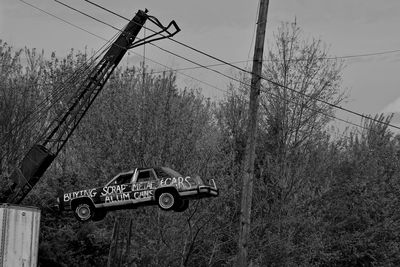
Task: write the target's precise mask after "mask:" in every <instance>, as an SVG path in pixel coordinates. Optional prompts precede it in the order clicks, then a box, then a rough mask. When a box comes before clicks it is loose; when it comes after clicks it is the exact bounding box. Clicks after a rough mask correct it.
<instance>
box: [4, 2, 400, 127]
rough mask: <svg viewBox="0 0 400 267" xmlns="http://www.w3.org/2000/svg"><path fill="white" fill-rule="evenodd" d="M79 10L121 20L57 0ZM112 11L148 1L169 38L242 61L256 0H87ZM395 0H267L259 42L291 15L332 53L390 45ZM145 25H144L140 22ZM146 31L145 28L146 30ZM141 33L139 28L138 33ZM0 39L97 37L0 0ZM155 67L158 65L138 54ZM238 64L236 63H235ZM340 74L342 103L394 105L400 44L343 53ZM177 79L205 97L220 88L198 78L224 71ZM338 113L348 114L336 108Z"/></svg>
mask: <svg viewBox="0 0 400 267" xmlns="http://www.w3.org/2000/svg"><path fill="white" fill-rule="evenodd" d="M25 1H26V2H28V3H31V4H33V5H35V6H37V7H39V8H41V9H44V10H46V11H48V12H50V13H52V14H54V15H56V16H59V17H61V18H63V19H65V20H67V21H69V22H71V23H74V24H76V25H78V26H80V27H82V28H84V29H86V30H88V31H90V32H91V33H93V34H96V35H99V36H101V37H103V38H104V39H107V40H108V39H110V38H111V37H112V36H113V35H114V34H115V33H116V31H115V30H114V29H112V28H110V27H107V26H105V25H103V24H100V23H98V22H95V21H93V20H91V19H90V18H87V17H85V16H82V15H80V14H77V13H75V12H74V11H71V10H69V9H67V8H66V7H64V6H62V5H60V4H58V3H56V2H55V1H52V0H41V1H34V0H25ZM64 1H65V3H68V4H69V5H72V6H73V7H75V8H78V9H80V10H82V11H85V12H88V13H90V14H91V15H93V16H95V17H96V18H99V19H101V20H104V21H106V22H107V23H110V24H112V25H114V26H115V27H117V28H121V27H122V26H124V25H125V24H126V21H124V20H123V19H121V18H118V17H116V16H114V15H112V14H109V13H107V12H105V11H103V10H100V9H97V8H96V7H94V6H91V5H90V4H88V3H86V2H85V1H83V0H64ZM93 1H94V2H96V3H98V4H101V5H103V6H105V7H107V8H109V9H112V10H113V11H115V12H117V13H119V14H121V15H123V16H125V17H128V18H131V17H133V16H134V13H135V12H136V11H137V10H138V9H144V8H147V9H149V14H150V15H154V16H156V17H157V18H158V19H159V20H160V21H162V22H164V23H168V22H169V21H170V20H172V19H173V20H175V21H176V22H177V23H178V25H179V26H180V28H181V29H182V31H181V32H180V33H178V34H177V35H176V38H175V39H177V40H179V41H182V42H184V43H186V44H189V45H192V46H194V47H195V48H198V49H200V50H203V51H206V52H208V53H210V54H212V55H214V56H216V57H219V58H221V59H224V60H226V61H242V60H247V59H249V58H252V53H253V52H252V46H253V45H254V43H253V33H254V29H255V22H256V11H257V5H258V1H255V0H254V1H250V0H247V1H243V0H241V1H239V0H202V1H198V0H196V1H195V0H180V1H178V0H168V1H166V0H162V1H161V0H159V1H156V0H145V1H144V0H134V1H128V0H113V1H106V0H93ZM398 14H400V1H398V0H383V1H372V0H336V1H332V0H279V1H272V0H271V1H270V5H269V13H268V23H267V43H266V49H268V45H269V44H270V43H271V40H272V33H273V32H274V31H276V29H277V27H278V25H279V24H280V22H282V21H293V20H294V18H295V17H296V20H297V24H298V25H299V26H300V27H301V28H302V29H303V31H304V33H305V34H306V36H309V37H316V38H321V39H322V40H323V41H324V42H325V43H326V44H328V45H329V47H330V54H331V55H332V56H347V55H357V54H365V53H374V52H384V51H390V50H400V36H399V33H398V32H399V30H398V26H399V25H400V16H399V15H398ZM148 26H150V25H148ZM147 34H148V32H147ZM141 35H143V33H141ZM0 39H2V40H4V41H6V42H8V43H9V44H10V45H12V46H14V47H16V48H21V47H24V46H27V47H29V48H33V47H36V48H38V49H44V50H45V51H46V53H47V54H49V53H50V52H51V51H56V54H57V55H59V56H64V55H65V54H66V53H67V52H68V50H69V49H70V48H74V49H76V50H79V49H81V50H83V49H85V46H86V47H87V48H88V49H89V50H91V49H98V48H99V47H100V46H101V45H102V44H104V43H105V41H104V40H103V39H100V38H98V37H95V36H93V35H90V34H88V33H87V32H83V31H81V30H79V29H76V28H74V27H72V26H71V25H68V24H66V23H65V22H62V21H60V20H57V19H56V18H54V17H51V16H49V15H47V14H45V13H43V12H41V11H38V10H36V9H34V8H32V7H30V6H28V5H26V4H24V3H23V2H21V1H18V0H0ZM157 45H159V46H161V47H163V48H166V49H168V50H170V51H172V52H174V53H178V54H180V55H183V56H185V57H187V58H190V59H192V60H194V61H197V62H199V63H201V64H215V63H217V62H215V61H213V60H212V59H210V58H207V57H204V56H201V55H199V54H197V53H194V52H191V51H189V50H187V49H185V48H183V47H181V46H179V45H177V44H176V43H173V42H171V41H169V40H163V41H160V42H158V43H157ZM134 53H138V54H143V53H144V49H143V47H140V48H137V49H136V50H134V51H132V53H130V55H131V56H130V58H129V60H125V61H124V62H123V63H122V64H125V65H132V64H136V65H137V63H138V62H139V60H140V59H139V57H138V56H135V54H134ZM145 54H146V57H148V58H149V59H152V60H154V61H157V62H159V63H162V64H163V65H166V66H168V67H172V68H184V67H191V66H193V64H191V63H189V62H185V61H184V60H182V59H179V58H176V57H174V56H172V55H170V54H167V53H165V52H162V51H160V50H159V49H158V48H156V47H152V46H150V45H146V47H145ZM146 64H147V65H148V66H150V67H151V68H153V69H155V70H163V69H165V67H164V66H161V65H159V64H156V63H154V62H151V61H150V60H147V61H146ZM239 66H241V67H245V66H246V64H245V63H243V64H241V65H239ZM346 66H347V67H346V69H345V71H344V75H343V78H344V80H343V90H346V91H347V92H348V95H349V99H348V101H347V103H345V104H343V106H345V107H346V108H349V109H353V110H355V111H357V112H361V113H367V114H375V113H378V112H382V111H389V112H396V111H398V112H400V90H399V84H400V75H399V69H400V68H399V67H400V51H399V52H397V53H391V54H386V55H381V56H371V57H363V58H356V59H351V60H346ZM218 69H219V70H220V71H223V72H225V73H227V74H228V75H231V74H232V72H233V71H232V69H230V68H228V67H219V68H218ZM182 73H184V74H186V75H189V76H191V77H193V78H195V79H192V78H191V77H188V76H184V75H183V74H181V75H180V76H179V77H180V84H183V85H185V84H186V85H190V86H192V85H195V86H199V87H202V88H204V90H203V91H204V93H205V94H206V95H207V96H209V97H220V96H221V95H222V93H221V92H220V91H218V90H216V89H215V88H213V87H210V86H208V85H206V84H203V83H200V82H199V81H198V80H201V81H204V82H206V83H209V84H212V85H214V86H216V87H218V88H220V89H222V90H225V89H226V86H227V84H228V83H229V82H230V81H229V80H228V79H227V78H225V77H222V76H220V75H218V74H215V73H210V72H209V71H206V70H198V69H197V70H190V71H184V72H182ZM339 115H340V116H341V117H342V118H344V119H350V120H353V121H357V119H356V118H354V117H352V116H350V115H346V114H343V113H339Z"/></svg>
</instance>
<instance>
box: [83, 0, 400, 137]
mask: <svg viewBox="0 0 400 267" xmlns="http://www.w3.org/2000/svg"><path fill="white" fill-rule="evenodd" d="M84 1H86V2H88V3H91V4H93V5H95V6H97V7H99V8H101V9H103V10H105V11H107V12H110V13H111V14H114V15H117V13H116V12H113V11H111V10H109V9H107V8H105V7H103V6H101V5H98V4H95V3H94V2H92V1H90V0H84ZM117 16H118V17H120V18H123V19H125V20H128V21H130V20H129V19H128V18H126V17H124V16H122V15H119V14H118V15H117ZM147 29H148V30H150V31H153V32H155V31H154V30H152V29H149V28H147ZM168 39H169V40H171V41H172V42H175V43H177V44H179V45H181V46H183V47H186V48H188V49H190V50H192V51H195V52H197V53H199V54H201V55H204V56H207V57H209V58H211V59H214V60H216V61H219V62H221V63H224V64H225V65H228V66H231V67H233V68H235V69H237V70H240V71H242V72H245V73H248V74H253V73H252V72H251V71H249V70H246V69H243V68H240V67H238V66H235V65H233V64H231V63H229V62H227V61H225V60H222V59H220V58H217V57H215V56H213V55H211V54H209V53H206V52H203V51H201V50H200V49H197V48H195V47H193V46H190V45H187V44H185V43H183V42H180V41H177V40H175V39H173V38H171V37H168ZM152 45H154V44H152ZM154 46H155V47H157V48H159V49H161V50H163V51H165V52H167V53H170V54H172V55H175V56H177V57H179V58H182V59H184V60H186V61H188V62H190V63H193V64H196V65H198V66H201V67H204V68H206V69H208V70H211V71H213V72H216V73H218V74H220V75H223V76H225V77H227V75H225V74H223V73H221V72H219V71H216V70H213V69H210V68H208V67H206V66H205V65H202V64H198V63H195V62H194V61H192V60H190V59H186V58H184V57H182V56H180V55H177V54H176V53H173V52H170V51H168V50H166V49H164V48H161V47H159V46H157V45H154ZM395 52H400V50H391V51H385V52H380V53H371V54H369V55H378V54H384V53H395ZM366 55H367V54H360V55H357V56H366ZM351 57H355V56H347V58H351ZM260 78H261V79H263V80H265V81H267V82H270V83H272V84H274V85H276V86H279V87H281V88H285V89H288V90H290V91H293V92H295V93H298V94H301V95H303V96H305V97H310V98H313V97H312V96H309V95H307V94H304V93H302V92H299V91H297V90H294V89H293V88H289V87H287V86H285V85H282V84H280V83H277V82H275V81H273V80H271V79H268V78H265V77H263V76H260ZM313 99H314V100H316V101H318V102H321V103H324V104H327V105H329V106H331V107H333V108H336V109H339V110H342V111H345V112H348V113H351V114H353V115H356V116H359V117H361V118H363V119H369V120H371V121H374V122H376V123H380V124H384V125H387V126H389V127H392V128H395V129H399V130H400V127H397V126H395V125H393V124H390V123H386V122H382V121H380V120H377V119H375V118H372V117H370V116H366V115H364V114H361V113H359V112H356V111H353V110H350V109H348V108H344V107H342V106H338V105H335V104H332V103H329V102H328V101H325V100H322V99H318V98H315V97H314V98H313Z"/></svg>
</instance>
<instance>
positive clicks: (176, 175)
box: [161, 167, 183, 177]
mask: <svg viewBox="0 0 400 267" xmlns="http://www.w3.org/2000/svg"><path fill="white" fill-rule="evenodd" d="M161 169H162V170H163V171H164V172H165V173H167V174H168V175H169V176H171V177H183V175H182V174H180V173H179V172H177V171H174V170H173V169H170V168H168V167H161Z"/></svg>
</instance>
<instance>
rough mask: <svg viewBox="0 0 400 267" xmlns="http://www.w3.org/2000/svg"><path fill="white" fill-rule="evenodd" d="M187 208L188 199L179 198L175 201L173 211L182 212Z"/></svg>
mask: <svg viewBox="0 0 400 267" xmlns="http://www.w3.org/2000/svg"><path fill="white" fill-rule="evenodd" d="M187 208H189V200H187V199H180V200H179V201H178V202H177V205H176V207H175V208H174V211H176V212H183V211H185V210H187Z"/></svg>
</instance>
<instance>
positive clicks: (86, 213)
mask: <svg viewBox="0 0 400 267" xmlns="http://www.w3.org/2000/svg"><path fill="white" fill-rule="evenodd" d="M77 214H78V216H79V218H81V219H88V218H89V217H90V208H89V206H87V205H82V206H79V207H78V208H77Z"/></svg>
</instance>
